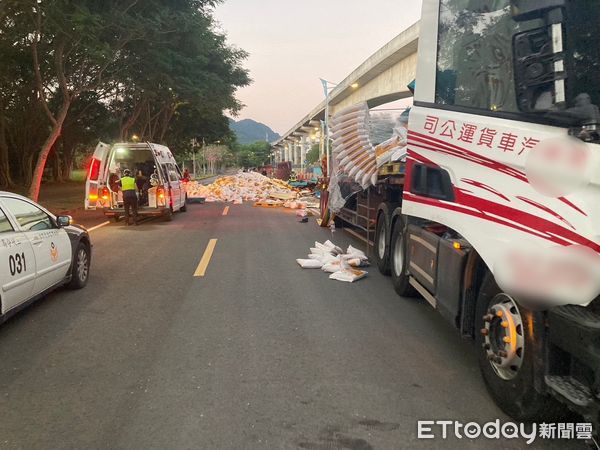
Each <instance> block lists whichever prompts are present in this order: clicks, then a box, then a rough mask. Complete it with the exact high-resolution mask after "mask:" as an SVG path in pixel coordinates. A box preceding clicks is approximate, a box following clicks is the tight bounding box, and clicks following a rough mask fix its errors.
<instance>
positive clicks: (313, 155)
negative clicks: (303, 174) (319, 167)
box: [306, 144, 320, 164]
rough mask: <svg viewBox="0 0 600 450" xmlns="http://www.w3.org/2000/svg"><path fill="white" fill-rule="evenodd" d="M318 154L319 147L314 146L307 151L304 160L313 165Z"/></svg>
mask: <svg viewBox="0 0 600 450" xmlns="http://www.w3.org/2000/svg"><path fill="white" fill-rule="evenodd" d="M319 153H320V146H319V144H314V145H313V146H312V147H311V148H310V150H309V151H308V153H306V160H307V161H308V164H314V163H316V162H317V161H319Z"/></svg>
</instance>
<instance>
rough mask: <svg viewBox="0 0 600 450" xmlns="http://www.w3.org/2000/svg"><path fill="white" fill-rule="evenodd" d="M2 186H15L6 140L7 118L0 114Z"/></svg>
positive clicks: (0, 182)
mask: <svg viewBox="0 0 600 450" xmlns="http://www.w3.org/2000/svg"><path fill="white" fill-rule="evenodd" d="M0 186H3V187H6V188H11V187H13V186H14V183H13V180H12V177H11V174H10V168H9V165H8V143H7V141H6V118H5V117H4V114H2V115H0Z"/></svg>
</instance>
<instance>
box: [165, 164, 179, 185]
mask: <svg viewBox="0 0 600 450" xmlns="http://www.w3.org/2000/svg"><path fill="white" fill-rule="evenodd" d="M166 166H167V171H168V173H169V181H179V180H180V177H179V175H178V174H177V170H176V168H175V164H172V163H168V164H167V165H166Z"/></svg>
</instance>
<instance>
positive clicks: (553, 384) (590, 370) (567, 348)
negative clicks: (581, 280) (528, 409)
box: [545, 299, 600, 424]
mask: <svg viewBox="0 0 600 450" xmlns="http://www.w3.org/2000/svg"><path fill="white" fill-rule="evenodd" d="M599 301H600V300H598V299H596V300H595V301H594V303H598V302H599ZM548 330H549V332H548V338H549V345H550V348H549V356H548V357H549V365H548V374H547V375H546V376H545V382H546V385H547V386H548V388H549V391H550V393H551V394H553V395H554V396H555V397H557V398H558V399H559V400H561V401H563V402H565V403H568V404H569V405H570V406H571V408H572V409H574V410H576V411H577V412H579V413H580V414H582V415H583V416H584V417H585V418H586V419H588V420H590V421H592V422H593V423H595V424H599V423H600V315H599V314H598V313H597V312H596V311H595V310H594V308H592V305H590V306H589V307H587V308H585V307H582V306H575V305H567V306H560V307H557V308H553V309H552V310H550V312H549V314H548Z"/></svg>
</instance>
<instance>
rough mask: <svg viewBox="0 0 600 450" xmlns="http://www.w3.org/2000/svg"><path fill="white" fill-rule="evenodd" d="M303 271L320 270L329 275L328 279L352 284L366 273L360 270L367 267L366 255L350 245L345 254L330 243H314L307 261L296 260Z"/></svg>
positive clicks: (367, 259)
mask: <svg viewBox="0 0 600 450" xmlns="http://www.w3.org/2000/svg"><path fill="white" fill-rule="evenodd" d="M296 262H297V263H298V264H299V265H300V267H302V268H303V269H321V270H322V271H323V272H326V273H330V274H331V275H329V279H331V280H338V281H347V282H350V283H352V282H354V281H357V280H360V279H361V278H364V277H365V276H366V275H367V272H366V271H364V270H362V269H360V268H361V267H366V266H368V265H369V258H367V255H366V254H365V253H364V252H363V251H361V250H358V249H356V248H354V247H352V246H351V245H350V246H349V247H348V249H347V250H346V252H345V253H344V251H343V250H342V249H341V248H340V247H338V246H337V245H335V244H334V243H333V242H331V241H325V243H323V244H321V243H319V242H315V246H314V247H312V248H311V249H310V254H309V255H308V259H297V260H296Z"/></svg>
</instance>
